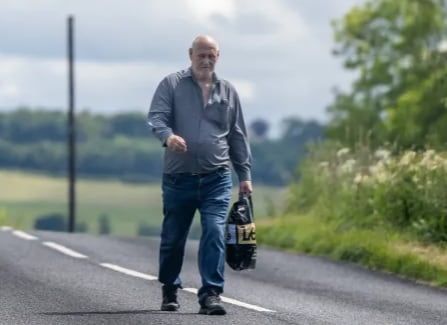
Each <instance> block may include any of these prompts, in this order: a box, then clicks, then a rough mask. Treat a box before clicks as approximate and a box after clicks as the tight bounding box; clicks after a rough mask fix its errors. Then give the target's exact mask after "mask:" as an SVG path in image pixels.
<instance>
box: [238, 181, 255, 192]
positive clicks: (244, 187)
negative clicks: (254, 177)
mask: <svg viewBox="0 0 447 325" xmlns="http://www.w3.org/2000/svg"><path fill="white" fill-rule="evenodd" d="M252 192H253V184H252V183H251V181H242V182H240V183H239V193H240V194H242V193H244V194H251V193H252Z"/></svg>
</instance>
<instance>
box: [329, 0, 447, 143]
mask: <svg viewBox="0 0 447 325" xmlns="http://www.w3.org/2000/svg"><path fill="white" fill-rule="evenodd" d="M446 21H447V11H446V3H445V1H443V0H399V1H395V0H377V1H371V0H370V1H367V2H366V3H365V4H363V5H362V6H355V7H353V8H352V9H351V10H350V11H349V12H348V13H347V14H346V15H345V16H344V17H343V18H342V19H340V20H338V21H335V22H334V29H335V40H336V43H337V48H336V49H335V51H334V52H335V54H336V55H338V56H341V57H343V58H344V66H345V67H346V68H347V69H350V70H353V71H357V73H358V75H357V79H356V80H355V81H354V83H353V84H352V89H351V91H350V92H340V91H337V92H336V98H335V101H334V103H333V104H332V105H331V106H330V107H329V108H328V110H329V113H330V114H331V116H332V121H331V123H330V125H329V128H328V134H329V135H330V136H331V137H334V138H337V139H340V140H342V141H343V142H345V143H346V144H348V145H354V143H356V142H357V141H359V140H360V141H363V140H364V141H368V142H369V143H370V144H372V145H373V146H378V145H380V144H381V143H382V142H383V141H389V142H393V143H395V144H397V145H398V146H399V147H401V148H407V147H416V148H417V147H423V146H424V145H426V144H430V145H433V146H436V145H442V144H445V143H447V110H446V109H447V106H446V98H447V97H446V94H447V92H446V90H447V85H446V80H447V65H446V63H447V57H446V52H445V51H443V50H442V49H443V46H441V45H442V44H444V43H443V41H445V40H444V38H445V36H446V33H445V32H446Z"/></svg>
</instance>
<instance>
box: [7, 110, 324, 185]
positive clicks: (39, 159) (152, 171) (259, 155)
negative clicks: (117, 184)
mask: <svg viewBox="0 0 447 325" xmlns="http://www.w3.org/2000/svg"><path fill="white" fill-rule="evenodd" d="M261 124H262V125H261ZM259 125H261V126H262V131H263V132H264V131H265V132H266V131H267V130H268V123H267V122H266V121H264V122H261V123H259ZM284 125H285V128H284V130H285V133H284V134H283V135H282V137H281V138H279V139H268V138H265V137H264V136H265V135H266V133H265V132H264V133H262V132H261V133H260V134H259V135H261V134H262V135H263V136H260V137H258V138H257V141H252V143H251V148H252V152H253V178H254V180H255V182H256V183H265V184H270V185H284V184H285V183H287V182H288V181H289V180H290V178H291V177H292V176H293V175H294V171H295V166H296V164H297V163H298V161H299V160H300V159H301V158H302V157H303V156H304V154H305V151H306V142H308V141H311V140H313V139H316V138H319V137H320V136H321V134H322V129H323V127H322V126H321V125H320V124H318V123H317V122H313V121H310V122H306V121H302V120H299V119H296V118H289V119H286V120H285V121H284ZM66 126H67V124H66V116H65V113H63V112H60V111H59V112H58V111H56V112H50V111H43V110H30V109H25V108H21V109H18V110H15V111H11V112H4V113H0V168H2V167H3V168H5V167H6V168H14V169H17V168H19V169H27V170H33V171H45V172H49V173H53V174H58V175H63V174H65V173H66V171H67V144H66V141H67V138H66V137H67V136H66V131H65V130H66ZM76 130H77V132H76V134H77V171H78V175H81V176H89V177H116V178H120V179H123V180H128V181H153V180H157V181H158V180H159V179H160V177H161V173H162V164H163V159H162V155H163V148H162V146H161V144H160V142H159V141H158V139H155V138H154V137H153V136H152V135H151V133H150V130H149V127H148V126H147V124H146V116H145V114H143V113H138V112H130V113H119V114H116V115H110V116H106V115H99V114H92V113H90V112H81V113H79V114H77V115H76Z"/></svg>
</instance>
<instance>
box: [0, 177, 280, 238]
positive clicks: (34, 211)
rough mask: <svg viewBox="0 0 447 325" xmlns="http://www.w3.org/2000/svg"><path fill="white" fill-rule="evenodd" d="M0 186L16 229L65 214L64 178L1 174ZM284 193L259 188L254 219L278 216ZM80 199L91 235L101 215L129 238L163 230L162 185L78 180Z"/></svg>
mask: <svg viewBox="0 0 447 325" xmlns="http://www.w3.org/2000/svg"><path fill="white" fill-rule="evenodd" d="M0 184H1V188H0V210H5V212H6V214H7V216H9V218H10V219H11V220H12V221H13V223H14V224H13V226H16V227H21V228H23V229H31V228H33V225H34V221H35V220H36V218H37V217H38V216H41V215H45V214H49V213H61V214H63V215H67V182H66V179H65V178H61V177H52V176H45V175H40V174H33V173H25V172H19V171H5V170H0ZM234 195H236V189H235V191H234ZM285 195H286V190H285V189H284V188H275V187H267V186H256V187H255V193H254V203H255V215H256V217H257V218H260V219H261V218H266V217H269V216H272V215H273V214H280V213H281V208H282V205H283V203H284V198H285ZM77 201H78V202H77V216H78V219H77V221H78V222H85V223H86V224H87V226H88V231H89V232H91V233H96V232H97V231H98V219H99V217H100V216H101V215H107V216H108V217H109V220H110V222H111V228H112V233H113V234H118V235H126V236H134V235H136V234H137V229H138V225H139V224H141V223H143V224H146V225H148V226H150V227H159V225H160V224H161V220H162V202H161V189H160V184H158V183H157V184H155V183H154V184H133V183H124V182H120V181H113V180H90V179H89V180H87V179H80V180H78V182H77ZM197 221H198V218H196V222H197Z"/></svg>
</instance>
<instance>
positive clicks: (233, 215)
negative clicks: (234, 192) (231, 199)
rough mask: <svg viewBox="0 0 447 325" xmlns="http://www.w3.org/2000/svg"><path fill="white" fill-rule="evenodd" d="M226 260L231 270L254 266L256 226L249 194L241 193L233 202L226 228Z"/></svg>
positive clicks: (252, 267)
mask: <svg viewBox="0 0 447 325" xmlns="http://www.w3.org/2000/svg"><path fill="white" fill-rule="evenodd" d="M225 237H226V261H227V264H228V265H229V266H230V267H231V268H232V269H233V270H237V271H240V270H245V269H254V268H255V266H256V227H255V223H254V216H253V202H252V199H251V196H249V195H245V194H242V195H240V196H239V200H238V201H237V202H235V203H234V204H233V206H232V207H231V210H230V213H229V215H228V222H227V229H226V236H225Z"/></svg>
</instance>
